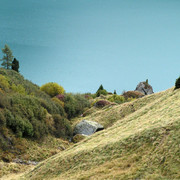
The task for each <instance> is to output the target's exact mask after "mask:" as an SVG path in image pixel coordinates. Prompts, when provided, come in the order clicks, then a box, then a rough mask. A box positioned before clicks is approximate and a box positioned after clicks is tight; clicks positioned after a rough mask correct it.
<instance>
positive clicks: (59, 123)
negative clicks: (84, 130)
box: [53, 114, 72, 138]
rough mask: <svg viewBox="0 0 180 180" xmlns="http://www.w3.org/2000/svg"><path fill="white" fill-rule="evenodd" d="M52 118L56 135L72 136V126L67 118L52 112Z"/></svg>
mask: <svg viewBox="0 0 180 180" xmlns="http://www.w3.org/2000/svg"><path fill="white" fill-rule="evenodd" d="M53 119H54V123H55V128H56V130H55V136H56V137H58V138H59V137H62V138H69V137H71V136H72V127H71V124H70V122H69V121H68V120H67V119H65V118H63V117H61V116H60V115H59V114H54V115H53Z"/></svg>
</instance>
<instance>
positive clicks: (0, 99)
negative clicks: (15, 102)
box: [0, 92, 10, 108]
mask: <svg viewBox="0 0 180 180" xmlns="http://www.w3.org/2000/svg"><path fill="white" fill-rule="evenodd" d="M8 107H10V100H9V98H8V97H7V95H5V94H2V93H1V92H0V108H8Z"/></svg>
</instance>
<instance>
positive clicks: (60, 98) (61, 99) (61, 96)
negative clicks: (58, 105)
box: [56, 94, 65, 102]
mask: <svg viewBox="0 0 180 180" xmlns="http://www.w3.org/2000/svg"><path fill="white" fill-rule="evenodd" d="M56 97H57V98H58V99H59V100H60V101H63V102H64V98H65V96H64V94H58V95H57V96H56Z"/></svg>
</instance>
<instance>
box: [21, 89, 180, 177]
mask: <svg viewBox="0 0 180 180" xmlns="http://www.w3.org/2000/svg"><path fill="white" fill-rule="evenodd" d="M179 105H180V91H179V90H176V91H173V89H169V90H167V91H165V92H161V93H157V94H154V95H150V96H146V97H144V98H141V99H138V100H136V101H134V102H131V103H126V104H122V105H118V106H114V107H112V108H111V109H110V110H109V111H105V110H99V111H98V112H95V113H94V114H92V115H90V116H88V119H91V118H92V119H93V118H94V119H93V120H96V121H98V122H100V123H101V124H103V123H104V124H106V125H107V127H108V126H109V128H107V129H106V130H103V131H100V132H97V133H95V134H94V135H92V136H91V137H90V138H87V139H85V140H83V141H81V142H80V143H78V144H75V145H74V146H73V147H71V148H69V149H67V150H65V151H63V152H62V153H60V154H56V155H54V156H53V157H51V158H49V159H47V160H45V161H43V162H42V163H41V164H39V165H38V166H37V167H35V169H33V171H30V172H29V173H27V174H25V175H24V176H23V178H24V179H73V180H74V179H93V180H94V179H180V172H179V169H180V150H179V149H180V116H179V113H180V108H179ZM129 109H130V110H129ZM132 109H133V111H132ZM128 110H129V111H128ZM124 111H125V112H124ZM123 113H124V115H123V116H122V114H123ZM96 116H97V117H96ZM112 116H113V117H115V120H114V125H112V124H111V123H109V122H108V119H110V117H112ZM110 122H111V121H110Z"/></svg>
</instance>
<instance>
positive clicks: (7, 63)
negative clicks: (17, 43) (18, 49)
mask: <svg viewBox="0 0 180 180" xmlns="http://www.w3.org/2000/svg"><path fill="white" fill-rule="evenodd" d="M2 52H3V53H4V56H3V58H2V59H1V61H3V62H2V64H1V65H2V66H3V67H4V68H5V69H10V67H11V66H12V60H13V55H12V51H11V49H10V47H9V46H8V45H7V44H5V46H4V48H2Z"/></svg>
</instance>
